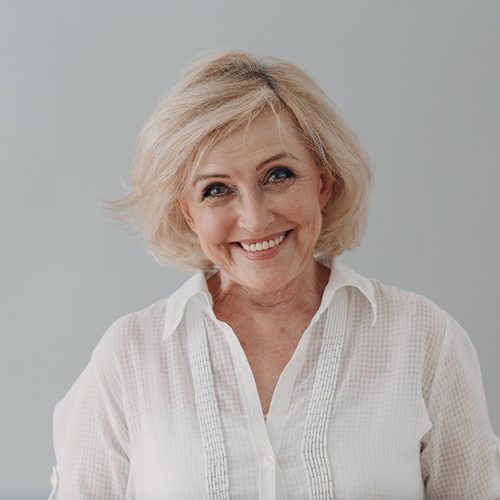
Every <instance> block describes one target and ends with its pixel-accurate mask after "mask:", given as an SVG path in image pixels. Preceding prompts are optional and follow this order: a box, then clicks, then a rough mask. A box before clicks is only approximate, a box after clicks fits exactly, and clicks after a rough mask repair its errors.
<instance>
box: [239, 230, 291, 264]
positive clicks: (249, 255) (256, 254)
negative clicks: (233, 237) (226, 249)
mask: <svg viewBox="0 0 500 500" xmlns="http://www.w3.org/2000/svg"><path fill="white" fill-rule="evenodd" d="M291 232H292V230H291V229H290V230H288V231H285V232H284V233H279V234H284V235H285V237H284V238H283V240H282V241H281V243H279V244H278V245H275V246H274V247H270V248H268V249H267V250H260V251H248V250H245V249H244V248H243V247H242V246H241V244H239V243H232V245H234V248H235V250H236V251H237V252H241V254H242V255H243V256H244V257H245V258H246V259H249V260H251V261H259V260H268V259H272V258H273V257H274V256H275V255H276V254H278V253H281V252H282V249H283V246H284V245H286V244H287V241H288V236H289V235H290V233H291ZM264 241H265V240H264Z"/></svg>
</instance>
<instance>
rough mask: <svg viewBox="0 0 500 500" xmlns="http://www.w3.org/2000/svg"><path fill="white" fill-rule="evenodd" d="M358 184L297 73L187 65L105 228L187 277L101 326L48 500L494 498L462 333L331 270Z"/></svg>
mask: <svg viewBox="0 0 500 500" xmlns="http://www.w3.org/2000/svg"><path fill="white" fill-rule="evenodd" d="M371 185H372V173H371V171H370V168H369V166H368V163H367V160H366V159H365V156H364V154H363V153H362V151H361V149H360V147H359V145H358V143H357V141H356V138H355V136H354V135H353V133H352V132H351V131H350V130H349V128H348V127H347V125H346V124H345V123H344V122H343V121H342V119H341V118H340V116H339V115H338V113H337V112H336V111H335V109H334V108H333V105H332V103H331V102H330V101H329V99H328V98H327V97H326V96H325V94H324V93H323V92H322V91H321V90H320V89H319V88H318V86H317V85H316V84H315V83H314V82H313V81H312V80H311V78H310V77H308V76H307V75H306V74H305V73H304V72H303V71H301V70H300V69H298V68H297V67H295V66H293V65H291V64H289V63H286V62H284V61H281V60H278V59H270V58H268V59H264V60H256V59H255V58H253V57H252V56H251V55H249V54H246V53H241V52H224V53H220V54H215V55H213V56H210V57H207V58H204V59H201V60H199V61H197V62H195V63H193V64H192V65H191V66H190V67H189V68H188V69H187V70H186V72H185V74H184V75H183V77H182V78H181V80H180V82H179V83H178V84H177V85H176V86H175V87H174V88H173V89H172V90H171V91H170V92H169V93H168V94H167V95H166V96H165V97H164V98H163V99H162V100H161V101H160V102H159V103H158V105H157V106H156V108H155V110H154V111H153V113H152V115H151V116H150V117H149V119H148V120H147V123H146V125H145V127H144V129H143V132H142V135H141V138H140V141H139V144H138V148H137V156H136V159H135V164H134V167H133V171H132V186H131V189H130V191H129V193H128V195H127V196H126V197H125V198H124V199H123V200H121V201H119V202H116V203H115V204H114V208H115V209H117V210H118V211H120V212H122V213H123V214H124V215H122V218H124V219H125V220H128V221H130V222H133V223H135V224H137V225H138V226H139V227H140V229H141V230H142V232H143V236H144V240H145V242H146V244H147V247H148V249H149V250H150V251H151V253H152V254H153V256H154V257H155V258H156V259H157V260H158V261H159V262H160V263H162V264H169V263H170V264H171V263H172V262H173V263H175V264H176V265H177V266H183V267H184V268H187V269H191V270H196V272H195V274H194V275H193V276H192V277H191V278H190V279H189V280H188V281H187V282H186V283H185V284H184V285H183V286H182V287H181V288H180V289H178V290H177V291H176V292H175V293H173V294H172V295H171V296H170V297H168V298H167V299H161V300H159V301H158V302H156V303H154V304H152V305H150V306H149V307H146V308H145V309H143V310H141V311H138V312H135V313H131V314H128V315H126V316H124V317H122V318H120V319H119V320H117V321H116V322H115V323H114V324H113V325H112V326H111V327H110V328H109V330H108V331H107V332H106V334H105V335H104V336H103V338H102V340H101V341H100V342H99V344H98V345H97V347H96V348H95V350H94V352H93V355H92V358H91V361H90V363H89V364H88V366H87V367H86V368H85V370H84V371H83V373H82V374H81V375H80V377H79V378H78V380H77V381H76V382H75V384H74V385H73V387H72V388H71V389H70V390H69V392H68V393H67V395H66V396H65V397H64V398H63V399H62V400H61V401H60V402H59V403H58V404H57V406H56V408H55V411H54V444H55V450H56V458H57V465H56V467H55V468H54V474H53V483H54V491H53V497H55V498H60V499H74V498H85V499H87V498H88V499H90V498H92V499H94V498H97V499H101V498H102V499H114V498H116V499H118V498H137V499H145V500H152V499H159V498H162V499H165V498H172V499H184V498H186V499H199V498H214V499H223V498H248V499H256V498H265V499H274V498H280V499H282V498H296V499H305V498H313V499H328V498H342V499H349V500H353V499H376V498H380V499H390V498H393V499H399V500H401V499H421V498H450V499H455V500H456V499H472V498H475V499H481V500H486V499H494V498H500V441H499V440H498V439H497V438H496V436H495V435H494V433H493V430H492V427H491V424H490V422H489V418H488V410H487V407H486V401H485V396H484V390H483V387H482V380H481V373H480V367H479V363H478V359H477V356H476V354H475V351H474V348H473V346H472V344H471V342H470V340H469V338H468V336H467V334H466V332H465V331H464V330H463V329H462V328H461V326H460V325H459V324H458V323H457V322H456V321H455V320H454V318H453V317H451V316H450V315H449V314H448V313H447V312H445V311H443V310H442V309H440V308H439V307H438V306H437V305H435V304H434V303H433V302H431V301H430V300H428V299H426V298H425V297H423V296H421V295H418V294H415V293H411V292H408V291H404V290H401V289H398V288H395V287H391V286H387V285H384V284H382V283H380V282H379V281H377V280H374V279H368V278H365V277H363V276H361V275H360V274H358V273H356V272H355V271H353V270H352V269H350V268H349V267H347V266H346V265H344V264H342V263H341V262H340V261H339V260H338V259H337V257H338V256H339V255H341V254H342V253H343V252H344V251H345V250H347V249H352V248H354V247H356V246H358V245H359V242H360V239H361V236H362V233H363V229H364V226H365V221H366V211H367V200H368V194H369V191H370V188H371Z"/></svg>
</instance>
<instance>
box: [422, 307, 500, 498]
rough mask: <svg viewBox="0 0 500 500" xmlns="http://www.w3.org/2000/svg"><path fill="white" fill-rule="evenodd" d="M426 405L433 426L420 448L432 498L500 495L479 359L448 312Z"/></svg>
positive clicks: (499, 468)
mask: <svg viewBox="0 0 500 500" xmlns="http://www.w3.org/2000/svg"><path fill="white" fill-rule="evenodd" d="M427 409H428V413H429V418H430V420H431V422H432V428H431V430H430V431H429V433H428V434H427V436H426V439H425V442H424V443H423V450H422V453H421V464H422V474H423V476H424V481H425V484H426V496H427V498H430V499H433V498H436V499H438V498H439V499H454V500H457V499H461V500H462V499H463V500H465V499H467V500H472V499H477V500H496V499H500V440H499V439H498V438H497V437H496V436H495V434H494V433H493V429H492V427H491V423H490V420H489V416H488V409H487V405H486V397H485V394H484V388H483V381H482V376H481V368H480V365H479V360H478V357H477V354H476V352H475V350H474V347H473V345H472V343H471V341H470V339H469V337H468V335H467V333H466V332H465V331H464V329H463V328H462V327H461V326H460V325H459V324H458V322H457V321H456V320H455V319H454V318H452V317H451V316H450V315H449V314H448V313H446V332H445V335H444V339H443V343H442V346H441V352H440V355H439V360H438V364H437V368H436V372H435V374H434V379H433V382H432V387H431V391H430V395H429V400H428V402H427Z"/></svg>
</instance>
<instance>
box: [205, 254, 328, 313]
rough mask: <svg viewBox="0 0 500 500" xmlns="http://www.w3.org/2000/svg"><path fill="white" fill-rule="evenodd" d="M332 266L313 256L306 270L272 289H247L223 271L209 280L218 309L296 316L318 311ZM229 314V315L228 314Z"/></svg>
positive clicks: (215, 306)
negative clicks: (282, 285)
mask: <svg viewBox="0 0 500 500" xmlns="http://www.w3.org/2000/svg"><path fill="white" fill-rule="evenodd" d="M329 276H330V269H328V268H327V267H325V266H323V265H322V264H320V263H318V262H316V261H315V260H314V259H311V262H310V263H308V264H307V266H306V268H305V269H304V270H303V272H301V273H300V275H298V276H297V277H295V278H294V279H293V280H291V281H290V282H288V283H287V284H286V285H285V286H284V287H282V288H280V289H276V290H272V291H268V290H255V289H249V288H246V287H244V286H242V285H240V284H239V283H235V282H234V281H232V280H230V279H228V278H227V277H226V276H225V275H224V273H223V272H219V273H217V274H215V275H214V276H212V278H210V279H209V280H208V285H209V290H210V292H211V294H212V298H213V301H214V311H215V312H216V315H217V311H224V310H226V311H227V310H228V309H229V310H234V311H238V310H239V311H240V312H243V313H244V312H245V311H251V312H252V314H254V315H255V314H259V313H262V314H265V315H267V314H273V315H276V314H277V315H282V314H283V315H288V314H291V315H294V314H297V313H299V314H310V315H311V316H312V315H313V314H314V313H315V312H316V310H317V309H318V308H319V305H320V303H321V298H322V296H323V291H324V289H325V287H326V285H327V283H328V279H329ZM224 315H225V314H224Z"/></svg>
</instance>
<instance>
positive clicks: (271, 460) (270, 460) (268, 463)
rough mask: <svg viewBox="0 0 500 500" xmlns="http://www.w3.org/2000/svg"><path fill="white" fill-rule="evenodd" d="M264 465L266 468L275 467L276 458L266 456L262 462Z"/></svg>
mask: <svg viewBox="0 0 500 500" xmlns="http://www.w3.org/2000/svg"><path fill="white" fill-rule="evenodd" d="M262 464H263V465H264V467H271V466H272V465H274V456H273V455H266V456H265V457H264V459H263V460H262Z"/></svg>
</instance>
